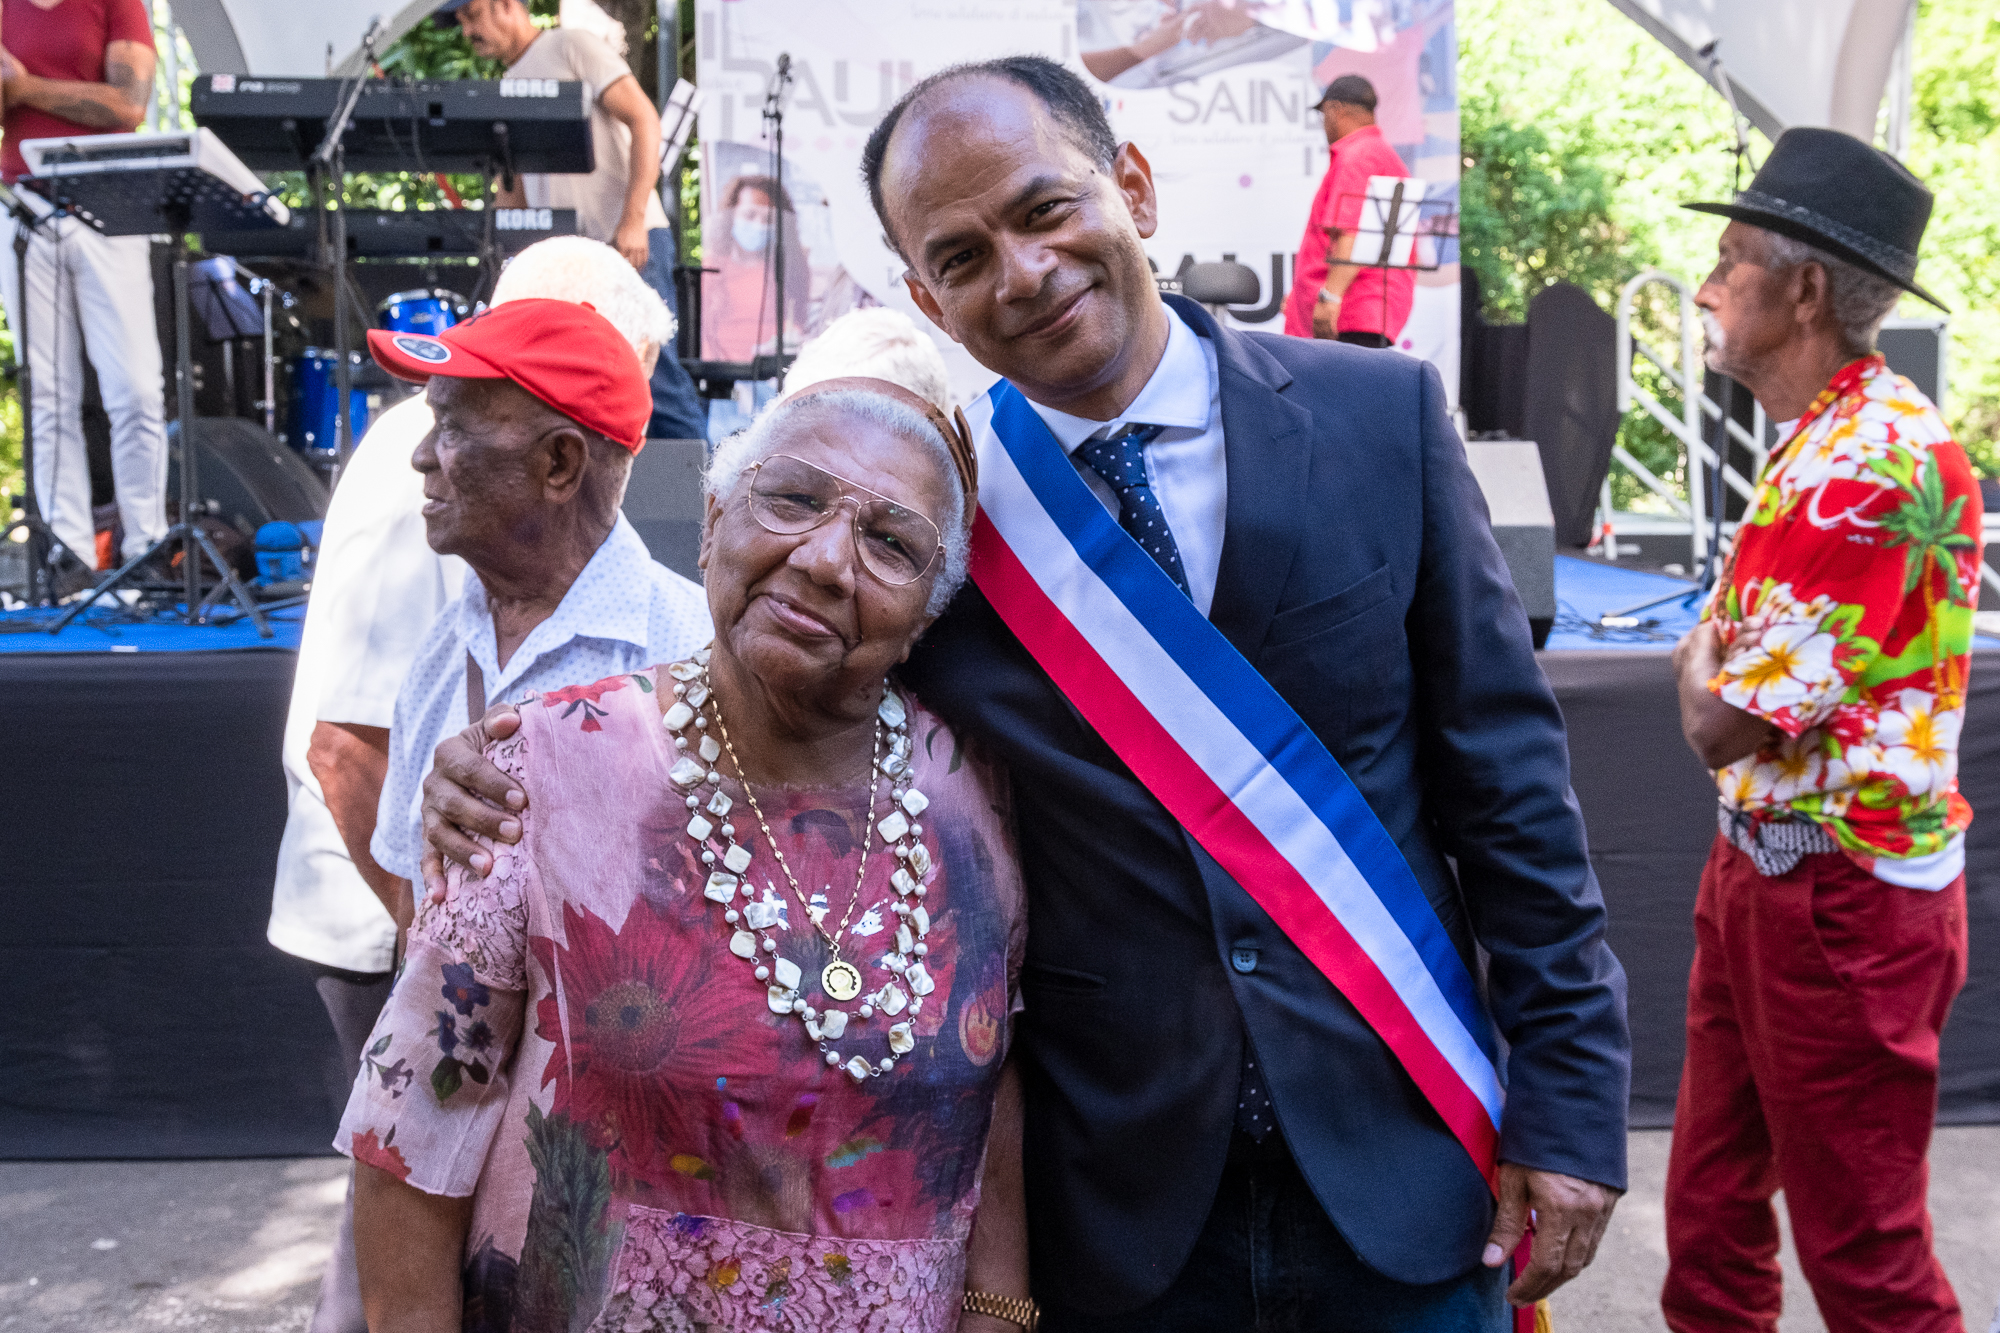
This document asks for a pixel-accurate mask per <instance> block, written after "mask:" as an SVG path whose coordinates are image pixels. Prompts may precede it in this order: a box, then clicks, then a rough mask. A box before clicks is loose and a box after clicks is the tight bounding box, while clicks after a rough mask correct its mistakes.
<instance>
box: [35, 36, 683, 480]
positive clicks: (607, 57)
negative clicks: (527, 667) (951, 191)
mask: <svg viewBox="0 0 2000 1333" xmlns="http://www.w3.org/2000/svg"><path fill="white" fill-rule="evenodd" d="M16 2H25V0H9V3H10V5H11V4H12V3H16ZM438 14H439V15H440V21H441V22H448V21H450V19H449V18H446V17H444V16H447V15H448V16H450V17H451V18H456V19H457V21H458V26H459V28H460V30H461V31H463V32H464V33H465V36H466V40H467V41H468V42H469V43H471V46H472V49H473V51H474V52H475V53H476V54H478V55H480V56H482V57H485V58H486V59H489V60H498V61H500V62H501V63H502V64H504V65H505V66H506V67H507V74H506V77H508V78H510V79H555V80H559V81H566V82H581V83H583V84H584V85H585V86H586V87H588V88H589V89H590V90H591V107H590V137H591V141H592V147H593V149H594V151H595V157H596V161H597V169H596V170H595V171H592V172H590V173H589V174H588V175H544V174H540V173H532V174H523V175H522V176H520V177H519V178H518V180H517V181H516V183H515V185H514V188H513V189H512V191H507V190H502V191H500V193H499V195H498V196H497V202H498V204H499V206H500V207H502V208H522V207H532V208H573V209H575V210H576V226H577V230H578V231H579V232H581V233H582V234H583V235H585V236H588V237H590V238H591V239H592V240H597V241H604V242H606V243H607V244H609V245H611V246H613V247H614V248H615V249H617V251H618V253H620V254H621V255H624V256H625V258H626V260H627V261H628V262H629V263H630V264H631V265H632V267H633V268H635V269H637V270H639V274H640V276H641V277H643V278H645V280H646V284H647V285H648V286H649V287H651V288H652V289H653V290H654V291H656V292H658V293H659V294H660V297H661V299H663V300H664V301H666V303H667V308H668V309H669V310H671V311H673V312H674V318H675V319H676V320H678V319H679V318H680V308H679V303H678V301H677V300H676V298H675V295H674V281H673V277H674V260H675V247H674V234H673V232H672V231H671V230H670V229H669V228H668V226H667V214H666V210H665V209H664V208H662V207H661V206H660V195H659V191H658V188H657V187H658V185H659V179H660V121H659V116H658V113H657V112H655V111H654V109H653V106H652V103H650V102H648V101H647V100H646V94H645V93H644V91H642V90H641V89H640V87H639V81H638V80H637V79H636V78H634V77H633V76H632V71H631V70H630V69H629V68H628V67H627V66H626V64H625V61H624V58H623V57H621V56H620V55H619V54H618V53H617V52H616V51H614V50H612V49H611V47H610V46H609V45H607V44H606V43H605V42H604V40H603V39H602V38H600V37H598V36H597V35H596V34H594V33H589V32H584V31H581V30H579V29H574V28H550V29H547V30H544V29H542V28H539V27H537V26H536V25H535V21H534V20H533V19H532V18H530V17H529V16H528V9H527V6H526V5H525V4H523V3H522V0H445V3H444V4H443V5H441V6H439V8H438ZM668 350H669V352H671V349H668ZM706 419H707V414H706V413H705V412H704V411H703V410H702V405H701V403H700V402H699V400H698V399H697V398H696V397H695V391H694V382H693V381H692V380H690V379H689V378H688V374H687V372H686V371H685V370H683V369H682V368H681V366H680V363H679V362H678V361H676V360H675V359H674V357H673V356H672V355H670V354H669V355H663V356H661V357H660V359H659V363H658V365H656V366H655V367H654V369H653V419H652V422H651V423H650V424H649V426H648V427H647V430H646V434H647V435H648V436H650V437H652V438H655V439H687V440H691V439H699V438H701V437H702V435H703V432H704V424H705V422H706Z"/></svg>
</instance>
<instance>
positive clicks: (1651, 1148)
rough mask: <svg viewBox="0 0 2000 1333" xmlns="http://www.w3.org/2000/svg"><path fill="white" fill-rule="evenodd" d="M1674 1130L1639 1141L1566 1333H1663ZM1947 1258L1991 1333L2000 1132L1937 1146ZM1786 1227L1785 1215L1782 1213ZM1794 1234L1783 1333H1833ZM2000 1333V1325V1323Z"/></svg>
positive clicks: (1939, 1222) (1937, 1210)
mask: <svg viewBox="0 0 2000 1333" xmlns="http://www.w3.org/2000/svg"><path fill="white" fill-rule="evenodd" d="M1668 1139H1669V1136H1668V1134H1667V1133H1666V1131H1665V1130H1654V1131H1650V1132H1646V1133H1639V1134H1634V1135H1633V1136H1632V1150H1631V1183H1632V1191H1631V1193H1629V1194H1627V1195H1626V1196H1625V1197H1624V1198H1623V1199H1622V1200H1620V1201H1619V1204H1618V1211H1617V1212H1616V1213H1614V1214H1612V1218H1611V1230H1610V1232H1609V1234H1607V1235H1606V1236H1605V1239H1604V1244H1603V1246H1602V1247H1600V1248H1599V1250H1598V1252H1597V1262H1596V1263H1595V1264H1593V1265H1591V1267H1590V1268H1588V1269H1586V1270H1585V1271H1584V1274H1583V1276H1582V1277H1579V1278H1578V1279H1577V1280H1576V1281H1575V1282H1573V1283H1571V1284H1570V1285H1569V1286H1567V1287H1565V1288H1563V1290H1561V1291H1559V1292H1557V1293H1556V1296H1555V1299H1554V1300H1553V1301H1552V1302H1550V1305H1551V1308H1552V1310H1553V1312H1554V1315H1555V1326H1556V1329H1557V1333H1659V1330H1661V1329H1664V1328H1665V1324H1664V1323H1663V1322H1662V1321H1661V1319H1660V1307H1659V1296H1660V1284H1661V1283H1662V1282H1663V1281H1664V1280H1665V1279H1666V1276H1667V1230H1666V1212H1665V1208H1664V1206H1663V1204H1662V1195H1663V1191H1664V1189H1665V1184H1666V1177H1667V1143H1668ZM1931 1215H1932V1217H1933V1219H1934V1225H1935V1226H1936V1228H1937V1254H1938V1258H1939V1260H1940V1261H1942V1262H1943V1264H1944V1269H1945V1273H1946V1274H1947V1275H1948V1276H1949V1277H1950V1278H1951V1281H1952V1285H1953V1286H1954V1287H1955V1288H1957V1290H1958V1299H1959V1304H1960V1305H1962V1306H1963V1307H1964V1309H1965V1326H1966V1329H1967V1330H1968V1333H1985V1331H1986V1329H1987V1327H1988V1322H1989V1321H1993V1320H1994V1319H1995V1309H1994V1306H1995V1303H1996V1302H2000V1126H1993V1125H1984V1126H1980V1127H1978V1128H1972V1129H1940V1130H1939V1131H1938V1132H1937V1136H1936V1137H1935V1138H1934V1139H1933V1140H1932V1141H1931ZM1778 1217H1779V1221H1780V1223H1781V1224H1782V1223H1783V1221H1784V1209H1783V1208H1782V1207H1780V1209H1779V1210H1778ZM1784 1231H1785V1253H1784V1264H1785V1313H1784V1317H1783V1319H1782V1320H1781V1321H1780V1322H1779V1324H1778V1328H1779V1333H1825V1330H1826V1325H1825V1324H1824V1323H1822V1322H1821V1321H1820V1317H1819V1311H1817V1310H1816V1309H1814V1308H1813V1303H1812V1293H1811V1291H1810V1290H1809V1289H1808V1288H1807V1287H1806V1283H1805V1278H1804V1277H1803V1276H1801V1275H1800V1273H1799V1265H1798V1259H1797V1257H1796V1255H1795V1254H1794V1253H1793V1250H1792V1235H1791V1228H1790V1227H1789V1226H1786V1227H1785V1228H1784ZM1993 1329H1994V1333H2000V1321H1995V1322H1994V1324H1993Z"/></svg>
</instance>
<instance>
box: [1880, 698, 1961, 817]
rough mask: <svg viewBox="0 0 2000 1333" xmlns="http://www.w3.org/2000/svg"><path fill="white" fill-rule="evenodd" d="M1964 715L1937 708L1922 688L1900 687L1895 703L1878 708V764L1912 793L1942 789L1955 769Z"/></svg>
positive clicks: (1915, 794) (1918, 794)
mask: <svg viewBox="0 0 2000 1333" xmlns="http://www.w3.org/2000/svg"><path fill="white" fill-rule="evenodd" d="M1964 720H1965V715H1964V713H1962V712H1960V711H1959V710H1958V709H1952V710H1950V711H1948V712H1941V711H1939V710H1938V708H1937V701H1936V700H1935V699H1933V698H1932V697H1931V696H1930V695H1929V694H1927V693H1926V692H1924V691H1923V690H1902V691H1900V692H1899V693H1898V694H1897V696H1896V706H1895V707H1894V708H1886V709H1884V710H1883V711H1882V720H1881V723H1880V725H1879V726H1878V727H1877V729H1876V732H1875V736H1876V740H1877V741H1878V742H1879V743H1880V745H1881V750H1882V767H1883V769H1884V770H1885V771H1886V772H1889V773H1893V774H1894V775H1895V776H1896V777H1897V778H1898V779H1899V780H1900V781H1901V782H1902V784H1903V788H1904V790H1906V791H1908V792H1909V793H1910V794H1911V795H1912V796H1923V795H1928V794H1929V793H1931V792H1942V791H1944V790H1945V786H1946V784H1947V783H1949V782H1950V781H1951V780H1952V778H1953V777H1954V776H1956V775H1957V773H1958V732H1959V727H1960V725H1961V724H1962V723H1963V722H1964Z"/></svg>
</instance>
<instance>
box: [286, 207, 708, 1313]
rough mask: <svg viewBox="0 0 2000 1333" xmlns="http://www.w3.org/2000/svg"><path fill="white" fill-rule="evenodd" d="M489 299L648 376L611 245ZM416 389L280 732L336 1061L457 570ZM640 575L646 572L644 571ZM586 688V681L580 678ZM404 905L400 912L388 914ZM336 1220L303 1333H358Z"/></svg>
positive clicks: (303, 656)
mask: <svg viewBox="0 0 2000 1333" xmlns="http://www.w3.org/2000/svg"><path fill="white" fill-rule="evenodd" d="M493 297H494V304H495V305H496V306H499V305H503V304H505V303H507V302H509V301H517V300H522V299H528V298H553V299H557V300H569V301H588V302H589V303H590V304H591V305H592V306H594V307H596V309H597V311H598V313H600V314H602V315H603V316H604V317H605V318H606V319H608V320H610V322H611V323H612V325H613V326H614V327H615V328H617V329H618V331H619V332H620V333H621V334H623V335H624V337H625V340H626V341H627V342H628V343H630V344H631V346H632V348H633V350H634V352H635V353H636V354H637V355H638V358H639V361H640V363H641V365H642V366H644V367H646V368H648V369H650V367H651V365H652V362H653V360H654V358H655V357H657V356H658V355H659V351H660V348H661V347H662V346H666V345H669V344H671V342H672V340H673V336H674V325H673V317H672V316H671V315H670V314H669V313H668V311H667V309H666V306H665V305H664V304H663V303H662V302H661V301H660V298H659V297H658V295H656V294H655V293H654V292H653V291H652V289H651V288H649V287H648V286H647V285H646V284H645V282H643V281H642V280H641V279H640V277H639V275H638V274H637V273H636V272H634V270H633V269H632V267H631V266H630V265H629V264H627V263H625V262H624V260H623V259H622V258H620V256H619V255H618V254H617V252H616V251H614V250H612V249H611V248H610V247H609V246H607V245H603V244H600V243H599V242H596V241H589V240H585V239H583V238H582V237H576V236H565V237H556V238H552V239H550V240H546V241H541V242H538V243H537V244H535V245H531V246H529V247H528V248H527V249H525V250H523V251H522V252H521V253H520V254H519V255H517V256H515V257H514V259H513V260H512V261H511V262H509V264H508V265H507V268H506V270H505V271H504V272H503V273H502V274H501V275H500V281H499V284H498V285H497V286H496V288H495V290H494V293H493ZM431 425H432V417H431V410H430V407H429V405H428V404H427V403H426V402H425V401H424V398H423V396H422V395H421V394H419V395H417V396H416V397H414V398H411V399H408V400H406V401H404V402H401V403H398V404H397V405H396V406H394V407H392V408H390V409H389V410H388V411H387V412H385V413H383V414H382V415H381V416H380V417H378V418H377V419H376V421H375V422H374V424H373V425H371V426H370V428H369V430H368V433H367V434H366V435H365V436H363V437H362V440H361V443H360V445H359V446H358V447H357V448H356V449H355V452H354V457H353V460H352V461H351V462H350V463H349V464H348V467H347V470H346V471H345V472H344V473H343V475H342V477H341V484H340V486H339V487H338V488H337V489H336V490H335V492H334V496H333V502H332V504H331V505H330V506H329V507H328V509H327V515H326V531H325V534H324V537H323V539H322V541H321V544H320V548H319V553H318V556H317V559H316V563H315V566H314V569H315V573H314V577H313V590H312V601H311V604H310V606H309V608H308V610H307V612H306V624H305V633H304V636H303V638H302V640H301V642H300V645H299V656H298V667H297V670H296V673H295V675H294V676H293V680H292V703H291V711H290V713H289V715H288V716H287V718H286V723H285V742H284V769H285V782H286V786H287V787H288V788H289V791H290V808H289V811H288V813H287V816H286V820H285V832H284V838H283V840H282V842H281V843H280V844H279V848H278V868H277V883H276V887H275V890H274V892H273V894H272V902H271V921H270V926H269V928H268V930H267V937H268V938H269V939H270V941H271V943H272V944H274V945H276V946H277V947H278V948H280V949H282V950H284V951H285V952H286V953H289V954H293V955H295V956H297V957H299V958H301V959H304V960H305V961H306V962H307V963H309V964H311V965H312V969H313V973H314V984H315V986H316V987H317V989H318V991H319V994H320V999H321V1000H322V1002H324V1003H325V1005H326V1008H327V1014H328V1017H329V1018H330V1019H331V1020H332V1022H333V1026H334V1031H335V1034H336V1037H337V1039H338V1041H339V1044H340V1050H341V1058H342V1059H343V1061H345V1062H346V1065H347V1067H349V1068H354V1067H356V1066H358V1065H359V1064H360V1061H361V1046H362V1043H363V1042H364V1041H365V1040H366V1038H367V1035H368V1031H369V1029H370V1028H372V1027H373V1026H374V1025H375V1017H376V1015H377V1014H378V1013H380V1012H381V1008H382V1005H383V1002H384V1001H385V1000H386V999H387V997H388V993H389V970H390V967H391V965H392V963H393V960H394V952H395V944H396V936H397V925H396V923H397V921H398V920H399V919H400V920H407V919H408V918H407V913H408V911H409V906H408V902H407V897H406V895H407V893H408V882H407V881H406V880H405V879H403V878H402V877H401V876H399V875H397V874H395V873H392V872H391V871H388V870H385V869H383V868H382V867H381V866H380V865H378V864H377V863H376V861H375V859H374V857H373V856H372V855H370V853H369V851H368V843H369V839H370V838H371V837H372V836H373V835H374V832H375V812H376V806H377V804H378V803H379V801H380V800H381V793H382V784H383V778H384V777H385V775H386V774H387V772H388V766H389V726H390V721H391V718H392V716H393V713H394V709H395V702H396V692H397V690H398V689H400V688H401V686H402V683H403V679H404V677H405V676H407V675H408V674H409V669H410V664H411V662H412V661H413V660H414V659H415V658H416V655H417V650H418V648H419V647H420V646H421V645H422V643H423V642H424V636H425V635H426V633H428V631H429V630H430V627H431V625H432V624H433V622H435V621H436V619H437V617H438V613H439V612H440V611H442V610H443V609H444V607H445V606H446V604H447V603H449V602H450V601H451V600H452V599H453V598H455V597H456V596H457V595H458V592H459V588H460V585H461V582H462V580H463V578H464V571H465V562H464V561H462V560H460V559H459V558H458V557H456V556H441V555H438V554H437V553H436V552H434V551H432V550H431V548H430V545H429V543H428V542H427V541H426V540H425V535H424V518H423V505H424V494H423V477H422V475H421V474H420V473H418V472H417V471H416V470H415V468H414V467H413V466H412V465H411V455H412V454H413V453H414V452H415V450H416V447H417V445H418V443H419V442H421V441H422V439H423V437H424V436H425V435H426V434H427V433H428V432H429V431H430V429H431ZM649 577H650V574H649ZM591 679H594V677H591ZM399 902H402V903H403V904H404V905H403V906H402V907H401V908H400V909H399V908H398V906H397V904H398V903H399ZM351 1225H352V1218H351V1213H344V1214H343V1217H342V1223H341V1230H340V1233H339V1235H338V1237H337V1239H336V1242H335V1247H334V1254H333V1257H332V1260H331V1261H330V1262H329V1264H328V1266H327V1272H326V1276H325V1278H324V1280H323V1282H322V1286H321V1293H320V1302H319V1307H318V1310H317V1312H316V1314H315V1318H314V1322H313V1325H312V1333H366V1325H365V1323H364V1322H363V1320H362V1316H361V1293H360V1288H359V1285H358V1284H357V1282H356V1279H355V1273H354V1252H353V1238H352V1231H351Z"/></svg>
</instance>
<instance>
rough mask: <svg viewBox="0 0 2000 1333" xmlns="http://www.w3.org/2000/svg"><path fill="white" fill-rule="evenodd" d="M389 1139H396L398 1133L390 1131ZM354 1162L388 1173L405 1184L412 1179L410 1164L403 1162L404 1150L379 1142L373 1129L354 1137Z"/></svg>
mask: <svg viewBox="0 0 2000 1333" xmlns="http://www.w3.org/2000/svg"><path fill="white" fill-rule="evenodd" d="M389 1137H390V1138H391V1139H394V1138H395V1137H396V1131H395V1130H393V1129H392V1130H390V1131H389ZM354 1160H355V1161H357V1162H366V1163H367V1164H368V1165H369V1166H372V1167H375V1168H377V1169H378V1170H382V1171H387V1172H388V1173H389V1174H390V1175H392V1176H394V1177H395V1178H396V1179H398V1180H400V1181H403V1182H405V1183H408V1181H409V1179H410V1164H409V1163H408V1162H406V1161H404V1160H403V1150H402V1149H401V1148H392V1147H390V1146H389V1145H388V1144H387V1143H380V1142H377V1141H376V1138H375V1131H374V1130H372V1129H370V1130H364V1131H362V1132H361V1133H359V1134H356V1135H355V1136H354Z"/></svg>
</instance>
